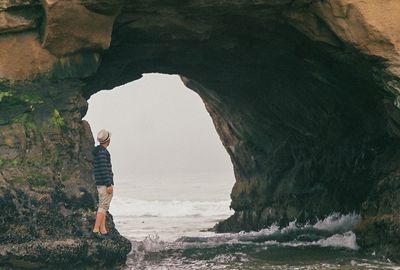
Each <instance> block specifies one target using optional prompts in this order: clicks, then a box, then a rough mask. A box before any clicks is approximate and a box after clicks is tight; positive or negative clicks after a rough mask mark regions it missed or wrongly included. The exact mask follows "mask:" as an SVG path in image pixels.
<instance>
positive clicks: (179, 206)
mask: <svg viewBox="0 0 400 270" xmlns="http://www.w3.org/2000/svg"><path fill="white" fill-rule="evenodd" d="M119 192H120V194H119V195H120V196H115V199H114V201H113V204H112V208H111V213H112V214H113V216H114V221H115V223H116V226H117V229H118V230H119V231H120V232H121V234H122V235H124V236H125V237H127V238H128V239H130V240H131V241H132V244H133V250H132V252H131V253H130V254H129V255H128V260H127V265H126V267H125V269H293V270H294V269H299V270H303V269H304V270H306V269H400V267H399V266H398V265H396V264H394V263H392V262H390V260H388V259H386V258H380V257H377V256H375V255H374V254H365V253H363V252H362V250H360V248H359V246H358V245H357V241H356V235H355V234H354V232H352V228H353V226H354V225H355V224H357V223H358V222H360V221H361V217H360V215H358V214H357V213H348V214H340V213H332V215H330V216H329V217H327V218H325V219H323V220H320V221H318V222H317V223H315V224H306V225H301V226H300V225H298V224H297V223H296V221H292V222H291V223H290V224H289V225H288V226H287V227H283V228H281V227H279V226H277V225H272V226H270V227H269V228H265V229H263V230H260V231H257V232H240V233H223V234H216V233H214V232H213V231H212V230H210V229H211V228H212V227H213V226H214V225H215V224H216V223H217V222H218V221H221V220H224V219H226V218H227V217H229V216H230V215H231V214H233V211H231V210H230V209H229V203H230V202H229V200H209V201H207V200H187V199H186V200H166V199H165V198H163V197H162V196H159V197H160V198H162V199H160V200H145V199H143V198H140V195H139V194H137V196H129V194H128V192H127V188H122V189H121V190H120V191H119ZM116 194H118V190H117V191H116ZM177 197H179V196H177ZM194 197H195V196H194ZM209 197H210V198H213V199H216V198H217V197H218V196H216V195H215V194H211V195H210V196H209ZM138 198H140V199H138ZM152 198H154V197H152ZM181 198H184V196H182V197H181Z"/></svg>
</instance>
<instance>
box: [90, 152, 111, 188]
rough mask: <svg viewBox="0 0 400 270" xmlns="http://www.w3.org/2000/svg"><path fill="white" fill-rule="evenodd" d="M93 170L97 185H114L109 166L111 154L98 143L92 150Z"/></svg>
mask: <svg viewBox="0 0 400 270" xmlns="http://www.w3.org/2000/svg"><path fill="white" fill-rule="evenodd" d="M93 155H94V160H93V172H94V178H95V180H96V185H98V186H107V187H109V186H111V185H114V179H113V178H114V174H113V172H112V166H111V155H110V153H109V152H108V150H107V149H106V148H104V147H102V146H101V145H98V146H96V147H95V148H94V150H93Z"/></svg>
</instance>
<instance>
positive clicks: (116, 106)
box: [84, 74, 233, 182]
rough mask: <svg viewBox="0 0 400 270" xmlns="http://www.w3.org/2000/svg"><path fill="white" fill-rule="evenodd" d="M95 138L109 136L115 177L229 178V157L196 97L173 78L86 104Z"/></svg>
mask: <svg viewBox="0 0 400 270" xmlns="http://www.w3.org/2000/svg"><path fill="white" fill-rule="evenodd" d="M84 119H86V120H87V121H88V122H89V123H90V125H91V128H92V132H93V133H94V136H95V135H96V134H97V132H98V131H99V130H100V129H102V128H105V129H107V130H110V131H111V133H112V141H111V145H110V147H109V151H110V153H111V156H112V163H113V169H114V173H115V174H116V176H117V177H118V178H127V177H130V176H132V175H141V174H151V175H165V176H167V175H168V176H172V175H176V174H178V175H190V176H194V175H196V174H204V173H215V174H221V173H223V174H230V175H231V177H232V182H233V169H232V164H231V162H230V158H229V156H228V154H227V152H226V150H225V149H224V147H223V146H222V143H221V141H220V139H219V136H218V134H217V133H216V131H215V128H214V125H213V123H212V120H211V117H210V115H209V114H208V112H207V111H206V109H205V106H204V104H203V102H202V100H201V99H200V97H199V96H198V95H197V94H196V93H195V92H193V91H191V90H189V89H187V88H186V87H185V86H184V85H183V83H182V82H181V80H180V78H179V77H178V76H176V75H163V74H145V75H144V77H143V78H142V79H140V80H137V81H134V82H131V83H129V84H126V85H124V86H121V87H117V88H115V89H113V90H111V91H101V92H99V93H97V94H95V95H93V96H92V97H91V98H90V99H89V111H88V114H87V115H86V117H85V118H84Z"/></svg>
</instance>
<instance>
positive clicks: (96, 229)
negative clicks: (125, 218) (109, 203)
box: [93, 212, 105, 232]
mask: <svg viewBox="0 0 400 270" xmlns="http://www.w3.org/2000/svg"><path fill="white" fill-rule="evenodd" d="M103 220H104V221H105V214H104V213H101V212H97V214H96V222H95V223H94V228H93V232H99V231H100V226H101V224H102V223H103Z"/></svg>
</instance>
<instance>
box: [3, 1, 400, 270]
mask: <svg viewBox="0 0 400 270" xmlns="http://www.w3.org/2000/svg"><path fill="white" fill-rule="evenodd" d="M399 14H400V3H399V2H398V1H396V0H367V1H361V0H337V1H334V0H260V1H247V0H246V1H245V0H232V1H211V0H193V1H178V0H168V1H166V0H164V1H162V0H149V1H127V0H125V1H124V0H119V1H118V0H114V1H104V0H85V1H84V0H74V1H62V0H42V1H38V0H14V1H11V0H5V1H1V2H0V134H1V135H0V183H1V185H0V212H1V213H2V215H1V217H0V243H2V248H1V249H0V254H1V255H3V256H2V257H1V259H0V263H8V264H12V263H14V264H15V262H21V261H26V260H29V261H31V262H33V263H35V264H38V265H40V264H41V263H42V262H43V258H44V257H43V256H44V255H42V256H40V255H37V253H35V252H37V250H39V249H40V250H43V249H45V250H46V252H48V253H49V254H50V255H49V256H50V258H51V259H50V260H47V262H48V263H49V262H50V263H61V262H59V261H57V260H59V257H60V254H62V256H61V257H63V258H65V257H69V258H71V257H73V256H72V255H71V254H79V256H81V257H85V256H87V255H88V254H95V255H94V256H92V257H93V258H99V259H98V260H97V261H96V262H98V263H100V264H101V263H105V261H107V262H108V263H121V262H123V260H124V258H125V256H126V253H127V252H128V251H129V249H130V244H129V242H127V240H125V239H124V238H123V237H121V236H120V235H119V234H118V232H117V231H116V230H115V229H113V235H114V237H113V238H111V239H109V240H108V241H109V244H108V246H107V247H106V248H105V250H104V248H103V249H102V247H101V246H97V245H96V242H95V241H94V242H93V241H92V240H84V239H83V238H82V235H85V233H87V231H88V230H90V223H91V222H92V221H93V218H92V217H93V215H94V209H95V204H96V193H95V188H94V182H93V179H92V174H91V159H92V157H91V148H92V146H93V144H94V142H93V139H92V135H91V131H90V127H89V125H88V124H87V123H86V122H85V121H82V117H83V116H84V115H85V113H86V110H87V102H86V99H87V98H89V97H90V95H92V94H94V93H96V92H97V91H99V90H102V89H112V88H113V87H115V86H118V85H121V84H124V83H127V82H130V81H133V80H136V79H139V78H140V77H141V75H142V74H143V73H148V72H160V73H167V74H179V75H181V78H182V81H183V82H184V83H185V85H186V86H187V87H188V88H191V89H192V90H194V91H196V92H197V93H198V94H199V95H200V96H201V98H202V99H203V101H204V103H205V105H206V108H207V110H208V112H209V113H210V115H211V117H212V119H213V121H214V124H215V127H216V129H217V131H218V133H219V135H220V138H221V141H222V143H223V144H224V146H225V148H226V149H227V151H228V153H229V155H230V157H231V160H232V163H233V165H234V170H235V176H236V183H235V185H234V187H233V190H232V193H231V198H232V203H231V207H232V208H233V209H234V210H235V214H234V215H233V216H232V217H230V218H229V219H228V220H226V221H223V222H221V223H219V224H217V225H216V229H217V230H218V231H221V232H223V231H240V230H255V229H260V228H263V227H265V226H268V225H270V224H272V223H274V222H278V223H280V224H286V223H287V222H289V221H292V220H294V219H297V221H299V222H307V221H311V222H312V221H315V219H316V218H323V217H325V216H327V215H329V214H331V213H333V212H341V213H349V212H356V213H361V214H362V216H363V221H362V223H360V224H359V225H358V226H357V227H356V228H355V230H356V232H357V237H358V242H359V244H360V245H361V246H362V247H363V248H364V249H365V250H368V249H376V250H377V251H378V250H379V251H380V252H381V254H384V255H387V256H389V257H390V258H392V259H395V260H400V251H399V250H400V240H399V239H400V233H399V228H400V217H399V214H398V213H399V210H400V197H399V195H398V193H399V191H400V170H399V167H400V151H399V149H400V148H399V147H400V111H399V107H400V97H399V94H400V79H399V78H400V56H399V52H400V15H399ZM60 221H62V222H60ZM88 224H89V225H88ZM109 226H112V222H110V225H109ZM35 239H41V240H43V243H44V244H43V245H42V246H35V245H34V244H32V243H34V242H32V240H35ZM46 241H47V242H46ZM91 241H92V242H91ZM46 243H47V244H46ZM54 245H57V247H58V248H54ZM105 253H107V254H111V255H109V256H108V257H107V258H105V257H104V256H103V255H104V254H105ZM32 254H36V255H35V256H33V255H32ZM63 255H65V256H63ZM57 258H58V259H57ZM105 259H106V260H105ZM93 260H95V259H93ZM81 261H82V259H80V260H79V259H78V260H77V259H76V258H75V263H83V262H81ZM70 262H71V260H68V259H65V260H64V261H63V262H62V263H70ZM92 263H93V262H92Z"/></svg>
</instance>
